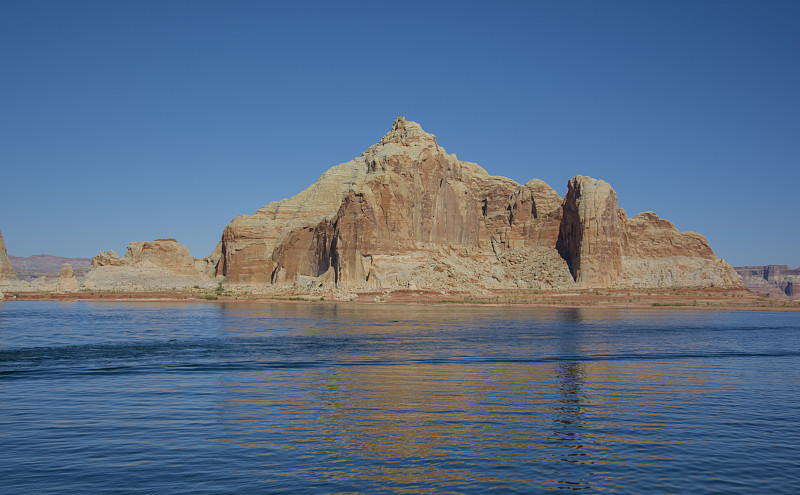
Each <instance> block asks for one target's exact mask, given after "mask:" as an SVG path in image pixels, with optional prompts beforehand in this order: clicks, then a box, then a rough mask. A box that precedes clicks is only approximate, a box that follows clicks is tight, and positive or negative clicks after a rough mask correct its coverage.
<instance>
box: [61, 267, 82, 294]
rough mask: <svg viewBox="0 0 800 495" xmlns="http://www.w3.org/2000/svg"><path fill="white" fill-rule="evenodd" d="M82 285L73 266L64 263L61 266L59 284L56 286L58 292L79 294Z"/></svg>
mask: <svg viewBox="0 0 800 495" xmlns="http://www.w3.org/2000/svg"><path fill="white" fill-rule="evenodd" d="M80 288H81V287H80V283H79V282H78V279H77V278H75V272H74V271H73V269H72V265H70V264H69V263H64V264H63V265H61V272H60V273H59V274H58V284H57V285H56V292H78V290H80Z"/></svg>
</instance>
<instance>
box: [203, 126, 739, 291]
mask: <svg viewBox="0 0 800 495" xmlns="http://www.w3.org/2000/svg"><path fill="white" fill-rule="evenodd" d="M218 248H219V250H220V260H219V263H218V264H217V265H216V275H217V276H218V277H225V282H226V284H255V285H262V286H285V285H294V286H303V287H318V286H324V285H336V286H339V287H349V288H352V289H354V290H376V289H381V288H384V289H385V288H397V287H410V286H413V287H417V288H426V289H439V290H442V289H454V290H470V291H475V290H483V289H498V288H513V287H524V288H569V287H674V286H692V287H710V286H715V287H720V286H739V285H741V281H740V279H739V276H738V275H737V274H736V273H735V272H734V271H733V269H732V268H731V267H730V266H729V265H728V264H727V263H725V262H724V261H723V260H720V259H718V258H716V257H715V256H714V254H713V251H712V250H711V248H710V246H709V245H708V242H707V241H706V240H705V238H704V237H703V236H701V235H700V234H696V233H692V232H679V231H678V230H677V229H676V228H675V227H674V226H673V225H672V224H671V223H670V222H668V221H666V220H662V219H660V218H658V217H657V216H656V215H655V214H654V213H650V212H647V213H642V214H640V215H637V216H636V217H633V218H627V216H626V214H625V212H624V211H623V210H621V209H619V208H618V205H617V197H616V193H615V192H614V190H613V189H612V188H611V186H609V185H608V184H607V183H605V182H603V181H599V180H595V179H592V178H589V177H584V176H577V177H575V178H573V179H571V180H570V181H569V183H568V189H567V194H566V197H565V198H564V199H563V200H562V198H560V197H559V196H558V194H557V193H556V192H555V191H554V190H553V189H552V188H550V187H549V186H548V185H547V184H545V183H543V182H542V181H539V180H533V181H531V182H528V183H527V184H525V185H520V184H518V183H516V182H514V181H512V180H510V179H507V178H504V177H494V176H490V175H489V174H488V173H487V172H486V171H485V170H484V169H482V168H481V167H480V166H478V165H476V164H474V163H469V162H464V161H460V160H458V159H457V158H456V156H455V155H452V154H447V153H446V152H445V150H444V149H443V148H442V147H441V146H439V145H438V143H437V142H436V138H435V136H433V135H432V134H428V133H426V132H425V131H423V130H422V128H421V127H420V126H419V125H418V124H416V123H414V122H410V121H407V120H405V119H404V118H402V117H400V118H398V119H397V120H396V121H395V123H394V125H393V127H392V129H391V130H390V131H389V133H387V134H386V135H385V136H384V137H383V138H382V139H381V140H380V142H378V143H377V144H375V145H373V146H371V147H370V148H369V149H367V150H366V151H365V152H364V153H363V154H362V155H361V156H360V157H358V158H355V159H354V160H352V161H350V162H347V163H344V164H341V165H338V166H336V167H334V168H332V169H331V170H329V171H328V172H326V173H325V174H323V176H322V177H320V179H319V181H317V182H316V183H315V184H314V185H312V186H311V187H309V188H308V189H306V190H305V191H303V192H301V193H300V194H298V195H296V196H294V197H292V198H289V199H285V200H283V201H278V202H273V203H270V204H268V205H267V206H265V207H263V208H262V209H260V210H259V211H257V212H256V213H255V214H254V215H242V216H239V217H236V218H235V219H234V220H233V221H232V222H231V223H230V224H229V225H228V226H227V227H226V228H225V231H224V232H223V235H222V241H221V245H220V246H219V247H218Z"/></svg>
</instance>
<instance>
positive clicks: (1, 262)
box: [0, 232, 17, 281]
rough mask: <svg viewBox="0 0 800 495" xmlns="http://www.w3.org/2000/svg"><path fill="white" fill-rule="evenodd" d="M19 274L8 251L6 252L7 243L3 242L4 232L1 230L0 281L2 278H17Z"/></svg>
mask: <svg viewBox="0 0 800 495" xmlns="http://www.w3.org/2000/svg"><path fill="white" fill-rule="evenodd" d="M16 279H17V274H16V272H14V267H12V266H11V262H10V261H9V260H8V253H7V252H6V245H5V242H3V234H2V232H0V281H2V280H16Z"/></svg>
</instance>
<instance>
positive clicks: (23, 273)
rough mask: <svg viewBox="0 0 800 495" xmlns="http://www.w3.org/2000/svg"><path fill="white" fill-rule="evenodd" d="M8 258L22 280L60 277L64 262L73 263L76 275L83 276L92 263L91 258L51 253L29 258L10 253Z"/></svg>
mask: <svg viewBox="0 0 800 495" xmlns="http://www.w3.org/2000/svg"><path fill="white" fill-rule="evenodd" d="M8 259H9V261H11V266H13V267H14V271H16V272H17V277H18V278H19V279H20V280H33V279H36V278H40V277H47V278H48V279H52V278H58V272H59V270H61V265H63V264H64V263H69V264H70V265H72V269H73V270H74V271H75V276H76V277H78V278H81V277H83V276H85V275H86V274H87V273H88V272H89V266H90V265H91V263H92V259H91V258H65V257H63V256H53V255H51V254H34V255H33V256H28V257H27V258H23V257H21V256H14V255H11V254H9V255H8Z"/></svg>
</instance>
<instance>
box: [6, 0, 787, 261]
mask: <svg viewBox="0 0 800 495" xmlns="http://www.w3.org/2000/svg"><path fill="white" fill-rule="evenodd" d="M798 26H800V2H798V1H796V0H790V1H755V0H754V1H748V2H740V1H731V0H724V1H711V0H709V1H694V0H692V1H676V0H670V1H646V2H642V1H638V0H637V1H613V0H612V1H525V2H488V1H487V2H466V1H455V2H446V1H427V2H413V1H403V2H363V3H353V2H303V1H300V2H267V1H254V2H246V1H236V2H223V1H213V2H212V1H197V0H192V1H136V2H133V1H128V2H108V1H100V2H88V1H80V0H74V1H69V2H63V1H30V0H4V1H3V2H0V89H1V90H2V91H0V232H2V234H3V237H4V238H5V242H6V246H7V248H8V252H9V253H10V254H14V255H17V256H29V255H32V254H42V253H47V254H55V255H61V256H70V257H77V256H82V257H92V256H94V255H95V254H96V253H97V252H98V251H101V250H107V249H114V250H115V251H117V252H118V253H119V254H120V255H122V254H123V253H124V250H125V246H126V245H127V243H128V242H130V241H135V240H139V241H146V240H153V239H156V238H161V237H175V238H177V239H178V240H179V241H181V242H183V243H184V244H186V245H187V246H188V247H189V249H190V250H191V252H192V254H193V255H194V256H197V257H202V256H205V255H206V254H208V253H209V252H210V251H211V250H212V249H213V248H214V246H215V245H216V243H217V241H218V240H219V238H220V235H221V233H222V230H223V228H224V227H225V225H226V224H227V223H228V222H229V221H230V220H231V219H232V218H233V217H235V216H236V215H240V214H252V213H253V212H255V210H257V209H258V208H259V207H261V206H262V205H264V204H266V203H268V202H269V201H273V200H279V199H282V198H284V197H289V196H292V195H294V194H296V193H297V192H299V191H301V190H302V189H304V188H305V187H306V186H308V185H310V184H311V183H312V182H314V181H315V180H316V179H317V178H318V177H319V175H321V174H322V173H323V172H324V171H325V170H327V169H328V168H330V167H331V166H333V165H336V164H338V163H341V162H345V161H348V160H350V159H352V158H353V157H356V156H358V155H360V154H361V152H362V151H363V150H364V149H365V148H367V147H368V146H369V145H371V144H373V143H375V142H377V141H378V140H379V139H380V138H381V136H382V135H383V134H384V133H386V132H387V131H388V130H389V128H390V127H391V124H392V122H393V121H394V118H395V117H397V116H399V115H404V116H405V117H406V118H408V119H410V120H414V121H417V122H419V123H420V124H421V125H422V126H423V128H424V129H425V130H427V131H428V132H431V133H434V134H436V135H437V140H438V142H439V144H440V145H442V146H444V147H445V148H446V149H447V151H448V152H450V153H456V154H457V155H458V157H459V158H460V159H462V160H468V161H473V162H477V163H479V164H480V165H481V166H483V167H484V168H485V169H487V170H488V171H489V173H491V174H493V175H503V176H506V177H510V178H512V179H514V180H516V181H518V182H527V181H528V180H530V179H533V178H540V179H543V180H545V181H546V182H547V183H549V184H550V185H551V186H552V187H554V188H555V189H556V190H557V191H558V192H559V194H561V195H562V196H563V195H564V193H565V192H566V183H567V181H568V180H569V178H570V177H573V176H574V175H577V174H583V175H589V176H592V177H595V178H600V179H604V180H606V181H608V182H609V183H610V184H611V185H612V186H613V187H614V188H615V189H616V191H617V196H618V198H619V204H620V206H621V207H623V208H625V210H626V211H627V212H628V215H630V216H633V215H635V214H636V213H638V212H641V211H646V210H652V211H655V212H656V213H657V214H658V215H659V216H661V217H662V218H666V219H668V220H670V221H672V222H673V223H675V225H676V226H677V227H678V228H679V229H680V230H693V231H697V232H700V233H702V234H703V235H705V236H706V237H707V238H708V240H709V242H710V243H711V247H712V248H713V249H714V251H715V252H716V254H717V255H718V256H721V257H723V258H725V259H727V260H728V261H729V262H730V263H731V264H734V265H744V264H788V265H791V266H793V267H796V266H800V221H798V219H799V218H800V214H799V212H800V201H799V200H798V199H799V198H800V194H799V191H798V188H800V28H798Z"/></svg>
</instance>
